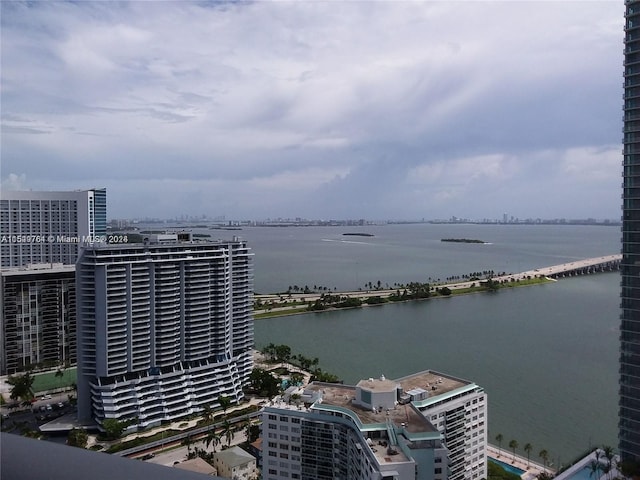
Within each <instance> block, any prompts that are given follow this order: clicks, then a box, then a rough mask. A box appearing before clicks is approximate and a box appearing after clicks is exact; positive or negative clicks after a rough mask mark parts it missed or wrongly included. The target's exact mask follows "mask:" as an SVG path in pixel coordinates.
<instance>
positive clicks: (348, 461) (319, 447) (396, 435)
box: [262, 378, 448, 480]
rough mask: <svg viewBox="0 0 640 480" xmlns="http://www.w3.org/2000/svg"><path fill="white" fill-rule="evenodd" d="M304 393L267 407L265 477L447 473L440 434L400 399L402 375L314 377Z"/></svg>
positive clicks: (430, 476) (427, 477)
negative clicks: (348, 380)
mask: <svg viewBox="0 0 640 480" xmlns="http://www.w3.org/2000/svg"><path fill="white" fill-rule="evenodd" d="M299 394H300V395H299V396H300V401H299V403H298V400H292V397H291V396H286V395H285V396H284V397H281V398H276V399H275V400H274V401H273V402H271V403H270V404H269V405H267V406H265V407H264V410H263V413H262V478H263V479H265V480H280V479H318V480H329V479H349V480H379V479H394V480H408V479H411V480H414V479H419V480H446V478H447V472H448V466H447V450H446V449H445V448H444V445H443V444H442V438H441V437H442V436H441V434H440V433H439V432H438V430H437V429H435V428H434V427H433V425H431V423H429V422H428V421H427V420H426V418H425V417H424V416H423V415H422V414H421V413H420V412H419V411H418V410H417V409H416V408H415V407H414V406H413V405H411V404H410V403H409V404H405V405H400V404H399V403H398V401H397V399H398V384H397V383H396V382H393V381H389V380H386V379H384V378H380V379H373V378H371V379H368V380H364V381H361V382H359V383H358V384H357V385H356V386H347V385H339V384H328V383H319V382H314V383H312V384H310V385H308V386H307V387H305V388H304V389H303V390H301V391H300V392H299Z"/></svg>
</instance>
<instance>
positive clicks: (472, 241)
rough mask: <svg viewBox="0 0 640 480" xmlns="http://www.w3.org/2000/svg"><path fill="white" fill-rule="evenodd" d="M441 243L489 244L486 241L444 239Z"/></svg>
mask: <svg viewBox="0 0 640 480" xmlns="http://www.w3.org/2000/svg"><path fill="white" fill-rule="evenodd" d="M440 241H441V242H454V243H487V242H485V241H484V240H475V239H473V238H443V239H441V240H440Z"/></svg>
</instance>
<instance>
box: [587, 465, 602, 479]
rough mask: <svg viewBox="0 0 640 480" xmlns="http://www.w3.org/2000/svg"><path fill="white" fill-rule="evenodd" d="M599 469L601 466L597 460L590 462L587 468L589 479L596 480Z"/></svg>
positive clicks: (598, 476)
mask: <svg viewBox="0 0 640 480" xmlns="http://www.w3.org/2000/svg"><path fill="white" fill-rule="evenodd" d="M600 467H601V464H600V462H599V461H598V460H591V462H589V465H588V468H589V477H593V478H594V480H598V478H600V475H599V473H600Z"/></svg>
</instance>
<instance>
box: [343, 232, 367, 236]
mask: <svg viewBox="0 0 640 480" xmlns="http://www.w3.org/2000/svg"><path fill="white" fill-rule="evenodd" d="M342 235H346V236H351V237H374V236H375V235H374V234H373V233H360V232H347V233H343V234H342Z"/></svg>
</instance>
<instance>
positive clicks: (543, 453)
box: [538, 449, 549, 470]
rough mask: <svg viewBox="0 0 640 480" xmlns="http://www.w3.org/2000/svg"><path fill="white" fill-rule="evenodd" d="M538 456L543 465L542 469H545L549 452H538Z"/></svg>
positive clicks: (543, 450)
mask: <svg viewBox="0 0 640 480" xmlns="http://www.w3.org/2000/svg"><path fill="white" fill-rule="evenodd" d="M538 456H539V457H540V458H541V459H542V462H543V465H544V469H545V470H546V469H547V462H548V461H549V452H547V451H546V450H545V449H542V450H540V453H538Z"/></svg>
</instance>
